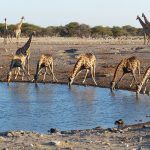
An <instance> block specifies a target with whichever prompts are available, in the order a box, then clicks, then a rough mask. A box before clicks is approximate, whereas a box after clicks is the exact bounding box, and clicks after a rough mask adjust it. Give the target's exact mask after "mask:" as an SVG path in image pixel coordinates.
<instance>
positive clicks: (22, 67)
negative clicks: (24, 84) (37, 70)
mask: <svg viewBox="0 0 150 150" xmlns="http://www.w3.org/2000/svg"><path fill="white" fill-rule="evenodd" d="M21 69H22V71H23V74H22V80H23V78H24V76H25V75H26V76H27V78H28V80H30V77H29V75H28V74H27V73H26V71H25V68H24V66H21Z"/></svg>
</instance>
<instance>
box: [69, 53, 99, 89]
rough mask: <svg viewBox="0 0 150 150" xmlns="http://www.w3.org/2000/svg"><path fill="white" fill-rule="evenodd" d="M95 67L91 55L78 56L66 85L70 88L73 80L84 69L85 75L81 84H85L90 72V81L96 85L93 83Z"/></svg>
mask: <svg viewBox="0 0 150 150" xmlns="http://www.w3.org/2000/svg"><path fill="white" fill-rule="evenodd" d="M95 67H96V57H95V55H93V54H92V53H86V54H81V55H79V56H78V60H77V62H76V64H75V66H74V68H73V71H72V73H71V75H70V76H69V79H68V80H69V82H68V85H69V87H71V84H72V83H73V80H74V78H75V77H76V76H77V75H78V74H79V73H80V72H81V71H82V70H83V69H86V74H85V77H84V80H83V82H82V83H84V82H85V80H86V77H87V75H88V72H89V71H91V75H92V79H93V81H94V83H95V85H97V83H96V81H95Z"/></svg>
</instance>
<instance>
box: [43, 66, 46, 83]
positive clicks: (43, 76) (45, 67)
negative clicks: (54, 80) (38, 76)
mask: <svg viewBox="0 0 150 150" xmlns="http://www.w3.org/2000/svg"><path fill="white" fill-rule="evenodd" d="M46 73H47V67H45V72H44V75H43V82H45V77H46Z"/></svg>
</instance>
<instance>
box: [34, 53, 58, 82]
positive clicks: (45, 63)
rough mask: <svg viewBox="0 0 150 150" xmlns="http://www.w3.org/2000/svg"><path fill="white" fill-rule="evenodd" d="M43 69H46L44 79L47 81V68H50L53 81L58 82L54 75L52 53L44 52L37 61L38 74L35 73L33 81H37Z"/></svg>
mask: <svg viewBox="0 0 150 150" xmlns="http://www.w3.org/2000/svg"><path fill="white" fill-rule="evenodd" d="M42 69H45V72H44V76H43V81H45V77H46V74H47V69H49V71H50V73H51V74H52V77H53V81H56V82H58V80H57V79H56V77H55V75H54V71H53V57H52V56H51V55H50V54H42V55H41V57H40V59H39V61H38V63H37V68H36V74H35V75H34V79H33V81H35V83H37V80H38V77H39V75H40V72H41V71H42Z"/></svg>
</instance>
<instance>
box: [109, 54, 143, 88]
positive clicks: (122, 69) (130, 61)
mask: <svg viewBox="0 0 150 150" xmlns="http://www.w3.org/2000/svg"><path fill="white" fill-rule="evenodd" d="M136 70H138V75H139V78H140V75H141V73H140V61H139V60H138V59H137V58H136V57H135V56H132V57H130V58H124V59H122V60H121V62H120V63H119V64H118V66H117V68H116V70H115V73H114V77H113V80H112V82H111V89H112V90H114V89H115V86H116V85H117V84H118V83H119V82H120V81H121V80H122V79H123V77H124V75H125V74H127V73H131V74H132V76H133V78H132V81H131V84H130V87H131V86H132V85H133V83H134V81H135V82H136V84H138V82H137V79H136V77H135V72H136Z"/></svg>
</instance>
